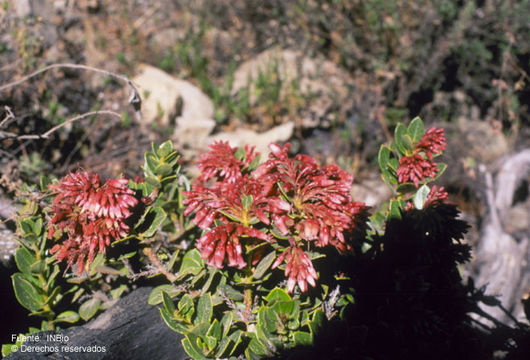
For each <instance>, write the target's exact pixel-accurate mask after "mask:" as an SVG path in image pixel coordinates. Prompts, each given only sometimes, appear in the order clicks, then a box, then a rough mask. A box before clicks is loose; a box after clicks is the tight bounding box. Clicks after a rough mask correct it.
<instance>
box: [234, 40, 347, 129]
mask: <svg viewBox="0 0 530 360" xmlns="http://www.w3.org/2000/svg"><path fill="white" fill-rule="evenodd" d="M259 74H265V75H266V76H271V77H274V76H279V78H280V80H281V95H280V97H282V98H285V97H287V96H289V94H290V93H291V91H292V85H294V84H296V85H298V86H299V89H300V93H301V94H298V95H304V96H308V97H309V96H311V97H312V98H314V100H313V101H310V102H309V104H308V106H307V108H306V109H304V111H303V118H302V122H301V124H302V126H303V127H306V128H313V127H315V126H318V125H320V122H321V121H322V120H324V118H325V117H326V115H327V114H328V113H329V112H330V110H331V109H332V107H333V106H334V105H341V104H343V103H344V102H346V101H347V100H348V99H349V97H350V94H349V89H348V85H350V84H352V83H353V79H352V77H351V76H350V74H349V73H348V72H346V71H344V70H343V69H341V68H340V67H339V66H337V65H336V64H334V63H332V62H331V61H329V60H325V59H323V58H311V57H308V56H305V55H304V53H302V52H301V51H295V50H288V49H287V50H282V49H279V48H271V49H268V50H266V51H264V52H262V53H261V54H259V55H257V56H256V57H254V58H252V59H250V60H248V61H245V62H244V63H242V64H241V65H240V66H239V67H238V68H237V69H236V71H235V72H234V82H233V84H232V93H233V94H234V95H236V94H237V93H238V92H239V91H240V90H241V89H243V88H246V87H248V88H249V90H250V101H251V103H252V104H253V105H256V102H257V100H258V98H257V90H256V86H255V80H256V79H257V78H258V76H259Z"/></svg>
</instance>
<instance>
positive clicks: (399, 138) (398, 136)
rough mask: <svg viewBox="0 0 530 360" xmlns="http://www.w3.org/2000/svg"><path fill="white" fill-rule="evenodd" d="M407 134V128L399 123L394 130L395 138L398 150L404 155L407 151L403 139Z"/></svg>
mask: <svg viewBox="0 0 530 360" xmlns="http://www.w3.org/2000/svg"><path fill="white" fill-rule="evenodd" d="M405 135H407V128H406V127H405V125H403V124H402V123H399V124H398V125H397V126H396V130H395V131H394V140H395V142H396V147H397V149H398V151H399V152H400V153H401V154H402V155H405V154H406V151H407V149H406V147H405V144H404V139H403V138H404V136H405Z"/></svg>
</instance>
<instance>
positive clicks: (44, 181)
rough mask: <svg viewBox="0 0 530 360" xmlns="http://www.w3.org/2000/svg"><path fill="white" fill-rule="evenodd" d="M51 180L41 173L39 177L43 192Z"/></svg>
mask: <svg viewBox="0 0 530 360" xmlns="http://www.w3.org/2000/svg"><path fill="white" fill-rule="evenodd" d="M51 182H52V181H51V180H50V178H49V177H47V176H44V175H41V176H40V179H39V185H40V190H41V191H42V192H45V191H46V190H48V185H50V184H51Z"/></svg>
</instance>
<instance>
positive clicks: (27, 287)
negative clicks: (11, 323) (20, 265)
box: [11, 273, 44, 311]
mask: <svg viewBox="0 0 530 360" xmlns="http://www.w3.org/2000/svg"><path fill="white" fill-rule="evenodd" d="M11 279H12V281H13V289H14V290H15V297H16V298H17V300H18V302H19V303H20V305H22V306H24V307H25V308H26V309H28V310H30V311H39V310H40V309H41V308H42V306H43V305H44V298H43V297H42V295H41V294H39V292H38V291H37V289H36V288H35V286H33V284H32V283H30V282H29V281H28V280H26V279H25V278H24V276H23V275H22V274H21V273H15V274H13V275H11Z"/></svg>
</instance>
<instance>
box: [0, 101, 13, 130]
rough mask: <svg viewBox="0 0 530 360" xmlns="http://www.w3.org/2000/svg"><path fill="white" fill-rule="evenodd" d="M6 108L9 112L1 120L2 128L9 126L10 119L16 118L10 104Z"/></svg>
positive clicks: (0, 125) (0, 126)
mask: <svg viewBox="0 0 530 360" xmlns="http://www.w3.org/2000/svg"><path fill="white" fill-rule="evenodd" d="M4 110H5V111H6V113H7V114H6V117H5V118H4V119H3V120H2V121H1V122H0V129H1V128H3V127H5V126H7V125H8V124H9V122H10V120H13V119H14V118H15V114H13V111H11V108H10V107H9V106H7V105H6V106H4Z"/></svg>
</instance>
